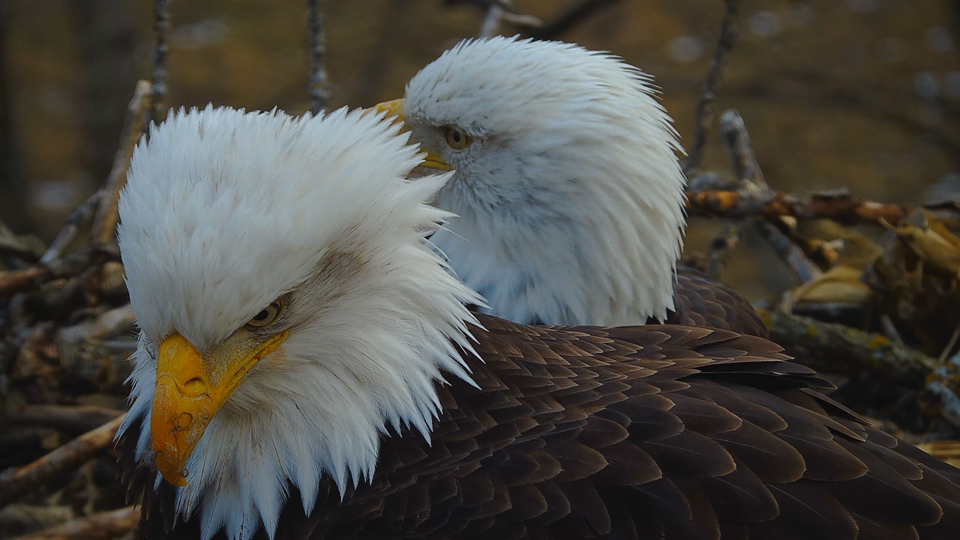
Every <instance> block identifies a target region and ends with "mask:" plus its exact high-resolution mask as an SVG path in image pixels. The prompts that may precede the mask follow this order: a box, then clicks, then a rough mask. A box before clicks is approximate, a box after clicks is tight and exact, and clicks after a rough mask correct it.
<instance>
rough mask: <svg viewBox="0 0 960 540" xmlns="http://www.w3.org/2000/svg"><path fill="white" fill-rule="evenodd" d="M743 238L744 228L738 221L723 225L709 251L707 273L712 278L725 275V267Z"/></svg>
mask: <svg viewBox="0 0 960 540" xmlns="http://www.w3.org/2000/svg"><path fill="white" fill-rule="evenodd" d="M742 238H743V229H742V228H741V227H740V225H738V224H736V223H728V224H726V225H725V226H724V227H723V230H722V231H720V234H718V235H717V236H716V237H715V238H714V239H713V241H712V242H710V249H709V250H708V252H707V257H706V259H707V260H706V268H705V270H704V271H705V273H706V274H707V276H709V277H710V278H711V279H720V278H721V277H722V276H723V267H724V266H726V264H727V263H728V262H730V259H731V258H733V254H734V253H735V252H736V251H737V247H738V246H739V245H740V240H741V239H742Z"/></svg>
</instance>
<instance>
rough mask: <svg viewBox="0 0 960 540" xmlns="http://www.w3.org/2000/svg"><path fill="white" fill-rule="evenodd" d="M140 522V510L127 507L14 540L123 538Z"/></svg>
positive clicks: (101, 539)
mask: <svg viewBox="0 0 960 540" xmlns="http://www.w3.org/2000/svg"><path fill="white" fill-rule="evenodd" d="M139 522H140V509H139V508H137V507H135V506H128V507H126V508H121V509H119V510H112V511H110V512H101V513H99V514H94V515H92V516H89V517H85V518H81V519H76V520H73V521H68V522H67V523H63V524H60V525H57V526H55V527H50V528H49V529H44V530H42V531H40V532H35V533H33V534H28V535H24V536H20V537H17V538H16V540H107V539H109V538H119V537H123V536H125V535H127V534H129V533H130V532H132V531H133V530H134V529H136V527H137V524H138V523H139Z"/></svg>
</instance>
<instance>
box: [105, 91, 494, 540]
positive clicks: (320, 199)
mask: <svg viewBox="0 0 960 540" xmlns="http://www.w3.org/2000/svg"><path fill="white" fill-rule="evenodd" d="M406 142H407V136H405V135H402V136H398V134H397V128H396V127H391V126H389V125H388V124H387V123H386V122H383V121H382V115H381V116H376V115H366V116H361V115H360V113H347V112H346V111H345V110H339V111H336V112H334V113H331V114H329V115H327V116H324V117H313V118H311V117H309V116H306V117H303V118H299V119H298V118H291V117H289V116H286V115H284V114H282V113H278V112H272V113H244V112H243V111H240V110H233V109H226V108H219V109H213V108H211V107H207V108H206V109H205V110H203V111H197V110H191V111H190V112H184V111H180V112H179V113H175V114H173V115H171V117H170V118H169V119H168V120H167V121H166V122H164V123H163V124H162V125H161V126H159V127H157V128H155V129H152V130H151V133H150V139H149V142H146V143H144V142H141V143H140V145H139V146H138V147H137V149H136V151H135V152H134V155H133V160H132V162H131V165H130V171H129V174H128V181H127V186H126V188H125V189H124V190H123V192H122V194H121V197H120V218H121V222H122V225H121V226H120V229H119V241H120V249H121V252H122V255H123V263H124V267H125V269H126V275H127V285H128V288H129V291H130V301H131V304H132V306H133V310H134V313H135V314H136V316H137V321H138V323H139V325H140V328H141V334H140V343H139V346H138V348H137V351H136V353H134V355H133V362H134V363H135V369H134V372H133V375H132V376H131V379H132V383H133V390H132V392H131V400H132V406H131V410H130V413H129V414H128V416H127V422H126V424H125V425H124V426H123V430H127V429H137V428H139V429H140V438H139V449H138V459H140V460H142V461H143V462H144V463H146V464H148V465H152V464H154V463H155V464H156V467H157V469H158V470H159V472H160V475H162V476H163V477H164V478H166V479H167V480H168V481H170V482H171V483H173V484H174V485H180V486H182V487H180V488H178V493H177V507H176V508H177V512H178V513H180V514H181V515H183V516H189V515H190V514H192V513H194V512H199V514H200V518H201V527H202V531H203V537H204V538H209V537H211V536H212V535H213V534H215V533H216V532H217V531H218V530H220V529H221V528H224V530H225V532H226V533H227V536H228V537H229V538H231V539H246V538H249V537H251V536H252V535H253V533H254V532H255V531H256V530H257V528H258V527H259V526H260V524H261V523H262V524H263V526H264V527H265V528H266V531H267V532H268V533H270V534H271V535H272V534H273V531H274V530H275V529H276V526H277V518H278V516H279V514H280V510H281V508H282V506H283V503H284V499H285V498H286V493H287V482H290V483H292V484H293V485H295V486H296V487H297V488H299V491H300V493H301V494H302V503H303V507H304V510H305V511H306V512H308V513H309V512H310V510H311V509H312V507H313V505H314V502H315V500H316V495H317V487H318V485H319V484H320V478H321V476H322V475H330V476H331V477H332V478H333V480H334V481H335V482H336V483H337V484H338V485H339V487H340V489H341V493H342V492H343V490H344V489H346V487H347V486H348V484H349V483H350V482H353V483H354V484H356V483H357V482H359V481H360V480H361V479H364V478H369V477H370V476H371V475H372V474H373V472H374V467H375V465H376V462H377V454H378V448H379V441H380V438H381V437H382V436H383V435H384V434H385V433H386V432H387V427H388V426H390V427H392V428H394V429H399V428H400V426H401V425H409V426H413V427H414V428H415V429H417V430H419V432H420V433H422V434H423V436H424V437H427V438H429V437H430V431H431V427H432V422H433V420H434V417H435V416H436V415H437V414H438V412H439V409H440V404H439V402H438V400H437V395H436V391H435V386H434V385H435V384H436V382H437V381H442V380H443V377H444V374H443V372H447V373H449V374H452V375H453V376H455V377H460V378H462V379H464V380H467V381H469V380H470V375H469V374H468V373H467V372H466V370H465V367H464V364H463V361H462V359H461V357H460V356H459V355H458V353H457V351H456V349H455V346H454V343H456V344H459V345H461V346H463V347H465V348H466V349H467V350H470V346H469V344H468V342H467V338H468V332H467V329H466V327H465V323H466V322H469V321H473V318H472V316H471V315H470V314H469V313H468V312H467V311H466V309H465V308H464V307H463V306H462V304H463V303H464V302H467V303H469V302H478V301H479V298H478V297H477V295H476V293H474V292H472V291H470V290H469V289H467V288H466V287H465V286H463V285H462V284H461V283H459V282H458V281H457V280H456V278H454V277H453V276H452V275H451V274H450V273H449V272H448V269H447V268H445V266H444V264H443V263H442V261H441V260H440V258H439V257H438V256H437V255H436V254H434V252H433V251H432V250H431V249H430V248H429V247H427V245H426V240H425V238H426V237H427V236H429V235H430V234H431V233H432V232H433V231H435V230H436V228H437V226H438V224H439V223H441V222H443V221H445V220H446V219H447V218H449V217H450V214H448V213H447V212H445V211H442V210H438V209H436V208H433V207H431V206H428V205H426V204H425V201H428V200H429V199H430V198H432V197H433V196H434V195H435V193H436V191H437V190H438V189H439V188H440V187H441V186H442V185H444V183H445V182H446V181H447V180H448V178H447V177H446V176H433V177H428V178H426V179H422V180H418V181H416V182H409V181H407V180H406V179H405V177H406V176H407V175H408V174H409V173H410V171H411V170H412V169H413V168H414V167H416V166H417V164H418V163H419V162H420V156H419V155H418V154H417V150H416V148H415V147H412V146H408V145H406V144H405V143H406ZM160 475H158V477H157V481H158V483H159V482H160V481H161V480H160Z"/></svg>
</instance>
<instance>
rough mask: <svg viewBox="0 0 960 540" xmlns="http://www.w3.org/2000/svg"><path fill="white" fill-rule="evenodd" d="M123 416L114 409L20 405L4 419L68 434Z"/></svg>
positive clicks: (12, 422) (15, 423)
mask: <svg viewBox="0 0 960 540" xmlns="http://www.w3.org/2000/svg"><path fill="white" fill-rule="evenodd" d="M122 414H123V411H118V410H116V409H105V408H103V407H92V406H67V405H21V406H19V407H11V408H9V409H8V410H7V412H6V415H5V418H6V420H7V422H9V423H10V425H14V426H41V427H51V428H54V429H58V430H61V431H66V432H68V433H83V432H86V431H90V430H92V429H96V428H98V427H100V426H102V425H103V424H106V423H107V422H109V421H111V420H113V419H115V418H116V417H118V416H120V415H122Z"/></svg>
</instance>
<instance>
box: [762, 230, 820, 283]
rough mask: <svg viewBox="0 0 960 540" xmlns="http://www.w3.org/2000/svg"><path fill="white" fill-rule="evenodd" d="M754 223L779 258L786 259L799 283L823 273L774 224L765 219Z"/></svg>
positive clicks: (813, 278) (811, 279)
mask: <svg viewBox="0 0 960 540" xmlns="http://www.w3.org/2000/svg"><path fill="white" fill-rule="evenodd" d="M756 223H757V228H758V229H759V231H760V234H761V235H763V237H764V238H766V239H767V241H768V242H769V243H770V245H771V246H772V247H773V249H774V251H776V252H777V254H778V255H780V258H782V259H783V260H784V261H786V263H787V264H788V265H789V266H790V268H791V269H792V270H793V273H794V274H795V275H796V276H797V279H799V280H800V283H807V282H808V281H813V280H815V279H817V278H819V277H820V276H822V275H823V271H822V270H820V267H819V266H817V265H816V263H814V262H813V261H811V260H810V258H809V257H807V254H806V253H804V251H803V250H802V249H800V248H799V247H798V246H797V245H796V244H794V243H793V241H792V240H790V237H789V236H787V235H785V234H783V233H782V232H780V230H779V229H777V227H776V226H775V225H773V224H771V223H767V222H766V221H758V222H756Z"/></svg>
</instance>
